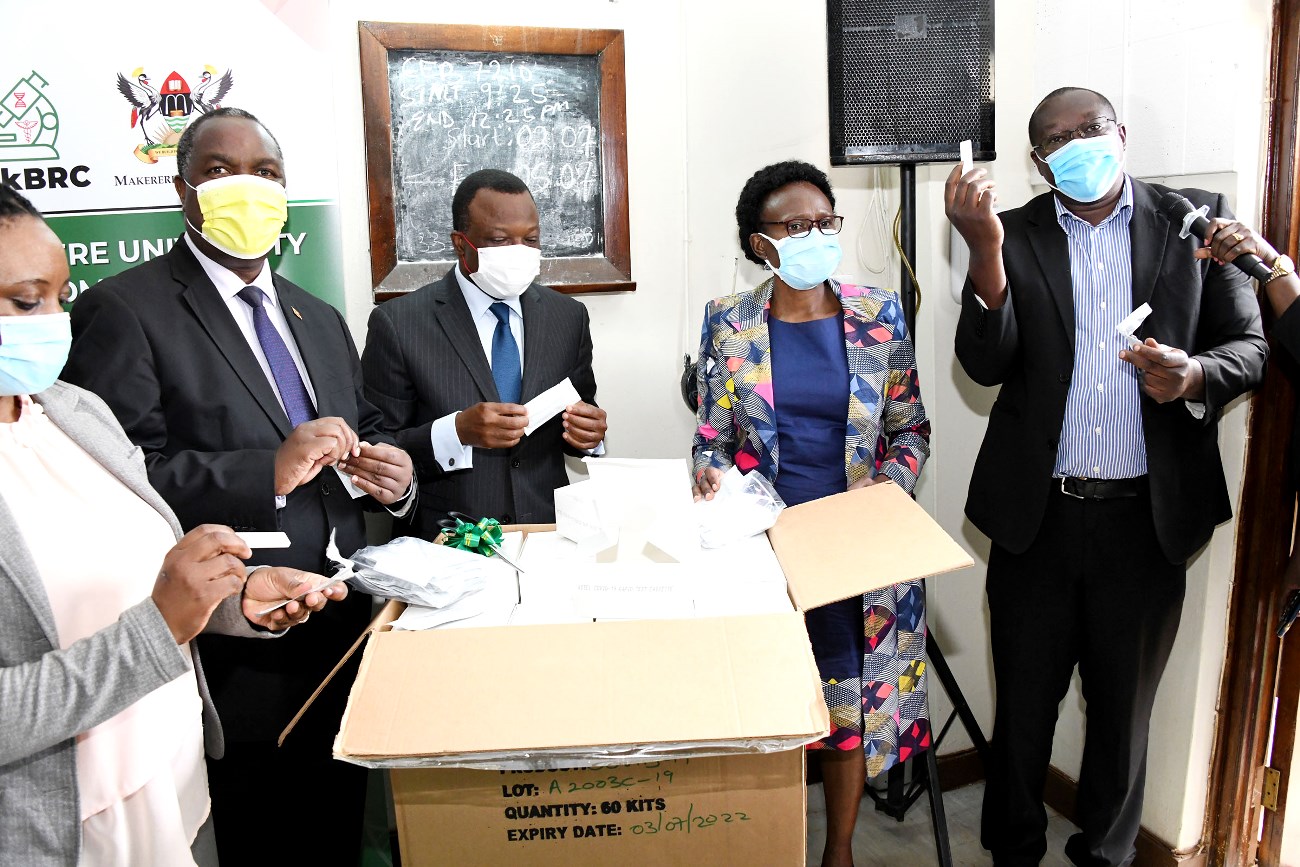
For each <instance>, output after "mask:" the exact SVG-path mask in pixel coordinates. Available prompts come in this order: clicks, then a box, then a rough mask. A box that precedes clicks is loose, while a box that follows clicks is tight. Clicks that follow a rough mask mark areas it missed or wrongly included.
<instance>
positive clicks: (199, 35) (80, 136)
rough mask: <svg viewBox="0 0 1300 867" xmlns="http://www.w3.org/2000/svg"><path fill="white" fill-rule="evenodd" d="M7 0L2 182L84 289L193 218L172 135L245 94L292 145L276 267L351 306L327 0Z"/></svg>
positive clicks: (160, 244)
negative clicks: (52, 238)
mask: <svg viewBox="0 0 1300 867" xmlns="http://www.w3.org/2000/svg"><path fill="white" fill-rule="evenodd" d="M4 5H5V12H4V29H5V32H6V33H8V34H10V35H11V36H15V38H11V39H6V40H5V50H4V52H3V53H0V183H5V184H8V185H10V186H12V187H15V188H17V189H19V190H21V191H22V192H23V194H24V195H26V196H27V197H28V198H29V199H31V201H32V203H33V204H35V205H36V206H37V207H38V208H40V209H41V211H42V212H44V213H45V215H46V218H47V219H48V220H49V223H50V226H51V228H53V229H54V231H55V232H56V233H57V234H58V236H59V238H60V239H61V240H62V241H63V243H64V247H65V249H66V250H67V253H68V263H69V265H70V266H71V271H72V284H73V292H74V300H75V295H77V294H80V293H81V292H84V291H86V290H87V289H91V288H92V287H93V286H94V284H95V283H96V282H97V281H99V280H102V279H103V278H105V277H108V276H110V275H112V274H116V273H117V272H119V271H122V270H125V269H126V268H130V267H131V266H133V265H136V264H139V263H140V262H144V261H147V260H149V259H152V258H154V257H156V256H160V255H162V254H163V253H165V252H166V251H167V250H169V249H171V246H172V244H173V243H175V242H176V241H177V240H178V239H179V237H180V235H181V233H182V232H183V231H184V220H183V218H182V216H181V211H180V201H179V199H178V197H177V194H176V190H175V188H174V186H173V184H172V178H173V177H174V176H175V174H176V142H177V141H178V140H179V139H180V134H181V133H182V132H183V131H184V130H185V127H186V126H188V125H189V124H190V123H191V122H192V121H193V120H194V119H195V118H197V117H199V116H200V115H201V114H203V113H205V112H208V111H211V110H213V109H214V108H216V107H217V106H234V107H237V108H242V109H245V110H247V111H250V112H252V113H253V114H254V115H256V116H257V117H258V118H259V119H260V120H261V121H262V122H263V123H265V124H266V126H267V128H268V129H270V131H271V133H272V135H274V136H275V137H276V139H277V140H278V141H279V143H280V146H281V149H282V150H283V151H284V160H285V176H286V179H287V183H288V192H289V221H288V224H287V225H286V226H285V229H284V232H283V233H282V234H281V236H280V241H279V244H278V245H277V248H276V250H275V251H274V252H273V253H272V257H271V265H272V267H273V268H275V270H276V271H277V272H279V273H280V274H283V275H284V276H285V277H288V278H289V279H290V280H292V281H294V282H295V283H297V284H299V285H300V286H302V287H303V288H304V289H307V290H308V291H310V292H311V293H313V294H314V295H316V296H318V297H320V298H323V299H324V300H326V301H328V302H329V303H331V304H333V305H334V306H335V307H338V308H339V309H342V308H343V300H344V296H343V285H342V280H341V268H340V255H339V246H340V240H339V221H338V205H337V199H338V165H337V162H336V160H335V155H334V154H335V152H334V149H333V148H332V147H331V146H330V140H331V137H332V136H333V135H334V130H335V128H336V126H335V123H334V110H333V100H332V98H331V96H330V73H329V59H328V52H327V49H326V44H325V40H326V38H327V35H326V21H327V16H328V9H327V0H264V2H258V0H223V2H222V3H220V4H218V5H216V6H213V5H211V4H205V3H172V4H169V5H167V6H166V7H165V8H164V7H150V6H147V5H146V6H132V5H130V4H126V3H87V2H84V0H45V2H41V3H21V4H20V3H6V4H4ZM52 21H59V22H63V24H64V25H65V26H61V27H59V28H58V29H57V37H54V35H53V34H54V31H52V30H51V29H50V22H52ZM22 33H28V34H47V35H46V36H43V37H42V36H37V37H35V38H31V39H20V38H16V35H17V34H22Z"/></svg>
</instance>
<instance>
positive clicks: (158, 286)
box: [63, 108, 414, 864]
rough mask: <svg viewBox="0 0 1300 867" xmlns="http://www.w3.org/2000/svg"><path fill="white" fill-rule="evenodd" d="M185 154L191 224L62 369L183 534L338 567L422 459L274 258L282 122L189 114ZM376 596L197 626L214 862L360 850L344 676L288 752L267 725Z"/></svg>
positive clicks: (82, 328)
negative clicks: (93, 404) (247, 630)
mask: <svg viewBox="0 0 1300 867" xmlns="http://www.w3.org/2000/svg"><path fill="white" fill-rule="evenodd" d="M176 162H177V171H178V174H177V176H176V180H175V185H176V192H177V195H179V196H180V198H181V201H182V203H183V209H184V217H185V234H184V235H183V237H182V238H181V239H180V240H178V241H177V242H176V243H175V245H174V246H173V247H172V249H171V250H170V251H169V252H168V253H167V254H166V255H165V256H162V257H161V258H158V259H154V260H152V261H149V262H146V263H144V264H142V265H139V266H137V267H135V268H131V269H130V270H128V271H125V272H123V273H121V274H119V275H117V276H115V277H110V278H109V279H107V280H104V281H103V282H101V283H99V284H98V285H96V286H95V287H94V288H93V289H91V290H90V291H88V292H87V293H86V294H85V295H83V296H82V297H81V298H80V299H79V300H78V301H77V302H76V304H75V305H74V307H73V311H72V331H73V345H72V352H71V355H70V357H69V360H68V365H67V367H66V368H65V369H64V372H63V378H64V379H65V380H67V381H69V382H73V383H76V384H77V385H81V386H83V387H85V388H88V389H90V390H91V391H93V392H95V393H96V394H98V395H99V396H100V397H102V398H103V399H104V400H105V401H106V402H107V403H108V405H109V406H110V407H111V408H112V410H113V412H114V413H115V414H116V415H117V417H118V419H119V420H120V421H121V422H122V426H123V427H124V428H125V429H126V432H127V434H128V435H129V436H130V437H131V439H132V441H133V442H135V443H136V445H138V446H140V448H141V449H142V450H143V452H144V460H145V463H146V465H147V467H148V471H149V480H150V482H151V483H152V484H153V486H154V487H155V488H157V489H158V491H159V492H160V493H161V494H162V495H163V497H164V498H165V499H166V500H167V502H168V504H169V505H170V506H171V507H172V508H173V509H174V510H175V512H176V515H177V517H178V518H179V519H180V521H181V523H182V524H183V525H184V527H185V529H186V530H189V529H191V528H193V527H195V526H197V525H199V524H204V523H220V524H228V525H230V526H232V527H234V528H235V529H237V530H272V531H274V530H281V531H284V532H285V533H286V534H287V535H288V537H289V540H290V543H291V544H290V546H289V547H288V548H278V549H262V550H258V551H257V552H255V554H254V560H253V562H254V563H257V564H266V565H286V566H295V567H297V568H300V569H306V570H309V571H312V572H317V573H325V574H329V573H330V572H331V571H332V568H331V567H330V565H329V564H328V563H327V562H326V558H325V546H326V542H327V540H328V536H329V533H330V532H331V530H333V531H334V532H335V533H336V541H337V544H338V547H339V550H340V551H342V552H343V554H344V555H345V556H346V555H347V554H350V553H351V552H352V551H354V550H356V549H357V548H359V547H361V546H362V545H363V544H364V543H365V528H364V525H363V520H362V509H363V507H364V506H366V505H367V504H371V505H373V504H378V505H382V506H384V507H386V508H388V509H389V510H390V511H393V512H394V513H395V514H399V515H400V514H405V512H406V510H407V509H409V508H410V506H411V504H412V502H413V500H414V497H412V496H411V492H412V491H413V484H412V481H413V480H412V466H411V459H410V458H409V457H408V456H407V454H406V452H404V451H402V450H401V449H399V448H397V447H396V446H395V445H393V441H392V439H391V438H390V437H388V436H386V435H385V434H383V433H382V432H381V431H380V428H379V420H380V416H379V412H378V410H376V409H375V407H373V406H372V405H371V404H370V403H368V402H367V401H366V399H365V397H364V395H363V394H362V391H361V375H360V360H359V358H358V357H357V350H356V347H355V346H354V345H353V343H352V338H351V337H350V335H349V332H348V328H347V324H346V323H345V322H344V320H343V317H342V316H340V315H339V313H338V312H337V311H336V310H334V308H332V307H330V306H329V305H328V304H326V303H325V302H323V301H321V300H319V299H317V298H315V297H313V296H311V295H309V294H308V293H307V292H305V291H304V290H303V289H301V288H299V287H298V286H295V285H294V284H293V283H290V282H289V281H287V280H285V279H283V278H282V277H279V276H277V275H275V274H273V273H272V271H271V268H270V265H269V264H268V263H267V258H266V257H267V255H268V253H269V252H270V251H271V250H272V249H273V247H274V246H275V242H276V240H277V239H278V237H279V234H280V230H281V229H282V228H283V226H284V222H285V217H286V213H287V200H286V196H285V186H284V184H285V173H284V160H283V157H282V154H281V152H280V146H279V144H278V143H277V142H276V140H275V139H274V137H272V135H271V134H270V132H269V131H268V130H267V129H266V128H265V127H264V126H263V125H262V124H261V123H260V122H259V121H258V120H257V119H256V118H254V117H253V116H252V115H250V114H248V113H247V112H244V111H240V110H239V109H233V108H222V109H219V110H217V111H215V112H212V113H210V114H206V115H203V116H202V117H200V118H199V119H198V120H196V121H194V123H192V124H190V126H189V127H188V128H187V129H186V131H185V133H184V134H183V135H182V137H181V140H180V143H179V145H178V147H177V157H176ZM344 477H346V478H347V479H348V480H349V481H351V482H352V483H353V484H354V485H355V487H356V488H358V489H359V490H360V491H361V492H363V493H364V494H365V495H366V496H364V497H361V498H359V499H353V497H352V496H351V495H350V494H349V491H348V490H347V488H346V487H345V485H344ZM369 601H370V600H369V598H368V597H366V596H364V595H362V594H359V593H353V594H350V595H349V597H348V599H347V601H346V602H343V603H339V604H335V605H331V606H328V607H327V608H326V609H325V610H323V611H321V612H320V613H319V614H318V615H317V616H316V617H314V618H313V619H312V622H311V623H310V624H308V625H307V626H306V627H303V628H299V629H295V630H293V632H292V633H290V634H289V635H287V636H286V637H284V638H282V639H280V640H279V641H270V642H253V641H244V642H240V641H238V640H237V639H228V638H221V637H214V639H213V640H211V641H209V640H207V639H206V638H203V639H200V643H201V645H202V652H203V666H204V670H205V674H206V676H207V683H208V684H209V686H210V688H211V691H212V697H213V699H214V701H215V704H216V707H217V711H218V714H219V716H220V720H221V730H222V732H223V734H224V739H225V752H224V756H215V755H211V754H210V755H209V759H208V776H209V785H210V787H211V792H212V810H213V818H214V821H215V826H216V832H217V846H218V850H219V854H220V857H221V861H222V863H226V864H259V863H264V862H265V861H266V860H267V859H268V858H272V857H277V856H274V855H272V854H271V853H275V852H280V851H283V849H284V844H285V843H286V842H290V843H291V846H292V848H293V851H294V856H295V859H296V860H301V861H303V863H327V864H344V863H356V861H357V858H358V855H357V853H358V849H359V843H360V824H361V816H362V812H363V800H364V786H365V771H364V770H363V769H360V768H356V767H353V766H351V765H345V764H343V763H341V762H335V761H333V760H332V759H331V758H330V745H331V743H332V739H333V734H334V731H335V730H336V729H337V726H338V721H339V718H340V716H341V714H342V709H343V704H344V702H345V700H346V697H347V691H348V688H349V686H350V685H351V681H352V677H351V676H350V674H348V673H347V672H344V673H345V674H347V676H345V677H343V678H341V679H340V678H337V677H336V678H335V679H334V681H333V682H332V683H331V685H330V687H329V688H328V689H327V690H326V692H325V693H324V694H323V695H322V696H321V699H322V700H323V701H324V702H325V704H326V707H314V708H313V710H312V713H310V714H308V715H307V716H306V717H305V718H304V719H303V721H302V723H303V724H304V725H300V726H299V728H298V729H296V730H295V731H294V733H293V734H292V735H291V736H290V737H289V738H288V739H287V740H286V742H285V747H284V748H283V749H277V748H276V745H275V740H276V737H277V735H278V734H279V732H280V730H281V729H282V728H283V727H284V725H285V724H286V723H287V722H288V721H289V720H290V719H291V718H292V716H293V714H294V712H295V711H297V709H298V708H299V707H300V706H301V705H302V704H303V702H304V701H306V699H307V697H308V696H309V695H310V694H311V691H312V690H313V689H314V688H315V687H316V685H317V684H319V683H320V682H321V681H322V680H323V679H324V678H325V675H326V674H327V673H328V671H329V669H330V667H331V666H332V665H333V664H334V662H335V661H337V660H338V659H339V658H340V657H341V656H342V655H343V653H344V652H345V651H346V650H347V648H348V646H349V645H350V644H351V642H352V641H353V640H354V639H355V638H356V636H357V635H358V634H359V633H360V632H361V631H362V629H364V627H365V624H366V622H367V620H368V618H369ZM317 704H318V705H319V704H320V701H318V702H317ZM304 726H305V727H304ZM308 804H318V805H321V804H324V805H329V819H328V820H327V821H323V822H320V823H317V824H315V825H313V828H312V831H311V833H309V834H307V835H299V834H292V835H291V838H292V839H291V841H290V840H286V830H285V829H286V828H287V827H289V826H288V825H286V821H288V820H287V819H286V813H285V808H286V806H287V807H288V808H289V809H290V810H293V809H294V808H295V807H299V806H301V805H308Z"/></svg>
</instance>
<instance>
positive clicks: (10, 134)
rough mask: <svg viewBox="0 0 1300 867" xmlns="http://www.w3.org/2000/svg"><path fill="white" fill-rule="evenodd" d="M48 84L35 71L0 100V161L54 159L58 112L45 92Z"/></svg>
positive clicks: (57, 153)
mask: <svg viewBox="0 0 1300 867" xmlns="http://www.w3.org/2000/svg"><path fill="white" fill-rule="evenodd" d="M49 86H50V83H49V82H48V81H46V80H45V79H44V78H42V77H41V75H40V73H38V72H36V71H35V70H33V71H32V74H31V75H29V76H27V77H26V78H21V79H19V80H18V83H17V84H15V85H14V86H13V87H11V88H9V93H8V94H6V95H5V97H4V99H0V163H16V162H30V161H33V160H57V159H58V158H59V152H58V151H57V150H55V149H54V141H55V139H57V138H58V137H59V113H58V112H57V111H55V110H54V105H53V104H52V103H51V102H50V100H49V97H47V96H46V95H45V90H44V88H46V87H49Z"/></svg>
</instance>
